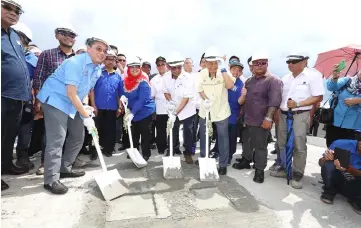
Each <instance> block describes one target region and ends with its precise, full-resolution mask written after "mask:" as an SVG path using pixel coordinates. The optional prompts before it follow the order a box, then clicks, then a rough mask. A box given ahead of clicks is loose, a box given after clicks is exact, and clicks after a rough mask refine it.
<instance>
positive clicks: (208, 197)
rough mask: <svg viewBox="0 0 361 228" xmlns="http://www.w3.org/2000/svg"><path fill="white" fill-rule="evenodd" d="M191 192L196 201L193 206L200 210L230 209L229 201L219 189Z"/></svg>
mask: <svg viewBox="0 0 361 228" xmlns="http://www.w3.org/2000/svg"><path fill="white" fill-rule="evenodd" d="M191 192H192V193H193V194H194V196H195V199H196V200H195V202H193V204H194V206H195V207H196V208H197V209H198V210H215V209H220V208H228V207H230V202H229V200H228V199H227V198H226V197H225V196H224V195H223V194H222V193H221V192H220V191H219V190H218V188H205V189H194V190H191Z"/></svg>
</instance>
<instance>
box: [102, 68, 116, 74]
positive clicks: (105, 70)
mask: <svg viewBox="0 0 361 228" xmlns="http://www.w3.org/2000/svg"><path fill="white" fill-rule="evenodd" d="M102 71H103V72H107V73H108V74H109V75H111V74H115V72H116V71H115V70H114V69H112V71H110V72H109V71H108V70H107V68H105V67H104V68H103V70H102Z"/></svg>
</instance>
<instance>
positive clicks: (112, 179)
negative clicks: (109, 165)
mask: <svg viewBox="0 0 361 228" xmlns="http://www.w3.org/2000/svg"><path fill="white" fill-rule="evenodd" d="M94 178H95V181H96V182H97V184H98V186H99V188H100V191H101V192H102V194H103V196H104V199H105V200H106V201H110V200H112V199H115V198H117V197H119V196H122V195H124V194H126V193H128V192H129V188H128V186H127V184H126V183H125V182H124V180H123V179H122V177H121V176H120V174H119V173H118V171H117V170H110V171H107V172H102V173H100V174H98V175H96V176H95V177H94Z"/></svg>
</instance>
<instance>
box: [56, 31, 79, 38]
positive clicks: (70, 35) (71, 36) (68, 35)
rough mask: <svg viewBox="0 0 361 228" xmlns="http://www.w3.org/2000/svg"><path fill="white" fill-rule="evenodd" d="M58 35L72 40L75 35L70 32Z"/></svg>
mask: <svg viewBox="0 0 361 228" xmlns="http://www.w3.org/2000/svg"><path fill="white" fill-rule="evenodd" d="M59 34H60V35H62V36H66V37H69V38H71V39H74V38H75V37H76V35H75V34H74V33H72V32H59Z"/></svg>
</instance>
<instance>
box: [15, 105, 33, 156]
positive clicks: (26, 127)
mask: <svg viewBox="0 0 361 228" xmlns="http://www.w3.org/2000/svg"><path fill="white" fill-rule="evenodd" d="M33 118H34V115H33V111H32V104H30V107H29V105H25V106H24V108H23V115H22V117H21V122H20V131H19V135H18V143H17V145H16V151H26V152H28V150H29V147H30V141H31V134H32V133H31V132H32V127H33V122H34V121H33Z"/></svg>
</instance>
